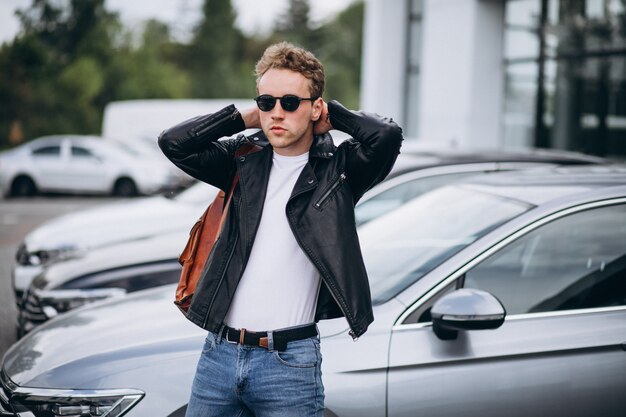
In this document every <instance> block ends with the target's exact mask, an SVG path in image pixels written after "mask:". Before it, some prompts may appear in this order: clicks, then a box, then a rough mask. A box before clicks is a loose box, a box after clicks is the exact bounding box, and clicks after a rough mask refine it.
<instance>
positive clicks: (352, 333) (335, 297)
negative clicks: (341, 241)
mask: <svg viewBox="0 0 626 417" xmlns="http://www.w3.org/2000/svg"><path fill="white" fill-rule="evenodd" d="M341 175H342V176H343V177H344V179H345V174H341ZM287 204H289V203H287ZM287 210H289V209H287ZM288 220H289V221H288V223H289V227H290V228H291V231H292V233H293V236H294V237H295V238H296V241H297V242H298V245H299V246H300V248H301V249H302V251H303V252H304V253H305V254H306V256H307V257H308V258H309V260H310V261H311V263H312V264H313V265H314V266H315V267H316V268H317V270H318V271H319V272H320V277H322V281H324V283H325V284H326V286H327V287H328V292H330V295H332V297H333V299H334V300H335V303H337V305H338V306H339V308H340V309H341V311H342V312H343V315H344V316H346V319H347V318H348V315H347V314H346V309H345V308H344V306H343V305H342V304H341V303H340V302H339V300H338V299H337V296H336V295H335V293H334V292H333V290H332V287H331V286H329V285H328V284H327V283H326V281H327V280H326V278H325V277H324V274H322V273H321V271H322V268H320V265H319V264H318V263H317V262H315V260H314V259H313V257H312V256H311V254H310V253H309V251H308V250H307V249H306V246H304V245H303V244H302V241H301V240H300V236H298V233H297V232H296V230H295V228H294V227H293V226H292V224H291V219H290V218H289V216H288ZM348 324H349V325H350V331H349V332H348V334H349V335H350V337H352V340H353V341H355V342H356V341H357V339H358V337H357V336H356V333H355V332H354V330H352V325H351V324H350V323H349V322H348Z"/></svg>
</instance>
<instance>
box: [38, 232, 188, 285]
mask: <svg viewBox="0 0 626 417" xmlns="http://www.w3.org/2000/svg"><path fill="white" fill-rule="evenodd" d="M188 238H189V232H188V231H187V230H181V231H175V232H171V233H160V234H157V235H154V236H149V237H147V238H145V239H137V240H129V241H127V242H122V243H118V244H115V245H109V246H105V247H101V248H97V249H94V250H91V251H88V252H86V253H85V254H84V256H79V257H75V258H73V259H69V260H66V261H64V262H56V263H53V264H51V265H49V266H48V267H47V268H46V269H45V270H44V272H43V273H42V274H40V275H39V276H38V277H36V278H35V279H34V280H33V284H32V285H33V287H34V288H39V289H44V288H45V289H53V288H57V287H59V286H61V285H63V284H64V283H66V282H69V281H72V280H74V279H76V278H79V277H81V276H85V275H90V274H98V273H104V272H106V271H111V270H114V269H119V268H125V267H130V266H133V265H141V264H150V263H160V262H168V261H173V260H177V259H178V257H179V255H180V253H181V252H182V250H183V248H184V247H185V244H186V242H187V239H188Z"/></svg>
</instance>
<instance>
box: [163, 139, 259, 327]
mask: <svg viewBox="0 0 626 417" xmlns="http://www.w3.org/2000/svg"><path fill="white" fill-rule="evenodd" d="M259 148H260V147H259V146H256V145H253V144H245V145H243V146H242V147H240V148H239V150H237V152H236V153H235V156H236V157H241V156H243V155H247V154H248V153H251V152H252V151H254V150H256V149H259ZM238 182H239V175H238V174H236V175H235V178H234V179H233V183H232V184H231V187H230V192H229V193H228V199H227V200H226V201H224V199H225V197H226V195H225V193H224V191H222V190H220V192H219V193H217V195H216V196H215V199H214V200H213V202H212V203H211V204H209V207H207V209H206V210H205V212H204V214H203V215H202V216H201V217H200V219H198V221H197V222H196V224H194V225H193V227H192V228H191V231H190V232H189V240H188V241H187V244H186V245H185V249H183V252H182V253H181V254H180V256H179V258H178V262H180V264H181V265H182V266H183V270H182V271H181V273H180V279H179V280H178V286H177V287H176V298H175V300H174V304H176V306H177V307H178V308H179V309H180V310H181V311H182V312H183V314H185V315H186V314H187V311H188V310H189V306H190V305H191V301H192V299H193V294H194V292H195V291H196V286H197V285H198V281H199V280H200V277H201V275H202V271H203V270H204V265H205V264H206V261H207V259H208V258H209V254H210V253H211V250H212V249H213V245H215V242H216V241H217V238H218V237H219V235H220V232H221V230H222V226H223V224H224V220H225V219H226V214H227V213H228V206H229V205H230V202H231V200H232V197H233V191H234V190H235V187H236V185H237V183H238Z"/></svg>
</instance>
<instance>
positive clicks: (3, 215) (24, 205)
mask: <svg viewBox="0 0 626 417" xmlns="http://www.w3.org/2000/svg"><path fill="white" fill-rule="evenodd" d="M115 200H116V199H112V198H106V197H36V198H24V199H10V200H2V199H0V358H2V357H3V356H4V353H5V352H6V351H7V349H8V348H9V347H10V346H11V345H12V344H13V343H15V341H16V334H15V323H16V317H17V308H16V305H15V297H14V294H13V287H12V284H11V269H12V266H13V264H14V262H15V252H16V251H17V248H18V246H19V244H20V243H21V242H22V240H23V239H24V237H25V236H26V235H27V234H28V233H29V232H30V231H31V230H33V229H34V228H36V227H37V226H39V225H41V224H42V223H44V222H45V221H47V220H50V219H52V218H54V217H57V216H60V215H62V214H65V213H72V212H75V211H78V210H82V209H85V208H88V207H93V206H96V205H101V204H106V203H109V202H112V201H115Z"/></svg>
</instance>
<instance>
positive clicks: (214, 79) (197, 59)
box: [181, 0, 254, 98]
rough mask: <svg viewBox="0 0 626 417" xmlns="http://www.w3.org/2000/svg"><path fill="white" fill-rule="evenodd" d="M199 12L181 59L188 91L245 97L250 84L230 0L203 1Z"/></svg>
mask: <svg viewBox="0 0 626 417" xmlns="http://www.w3.org/2000/svg"><path fill="white" fill-rule="evenodd" d="M202 13H203V19H202V21H201V22H200V23H199V25H198V26H197V27H196V29H195V31H194V36H193V39H192V41H191V44H190V45H189V46H188V47H187V48H186V53H184V54H183V62H181V64H182V65H183V66H184V67H185V68H186V69H187V70H188V71H189V73H190V76H191V84H192V85H191V94H192V95H193V96H194V97H198V98H227V97H246V96H249V95H250V94H251V92H252V91H254V90H253V86H254V84H251V83H250V82H246V78H250V76H249V73H250V67H249V65H250V63H249V62H242V60H241V58H242V57H243V52H244V36H243V35H242V33H241V32H240V31H239V30H238V29H237V28H236V27H235V12H234V10H233V8H232V5H231V2H230V0H205V1H204V4H203V7H202ZM246 74H247V77H246Z"/></svg>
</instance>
